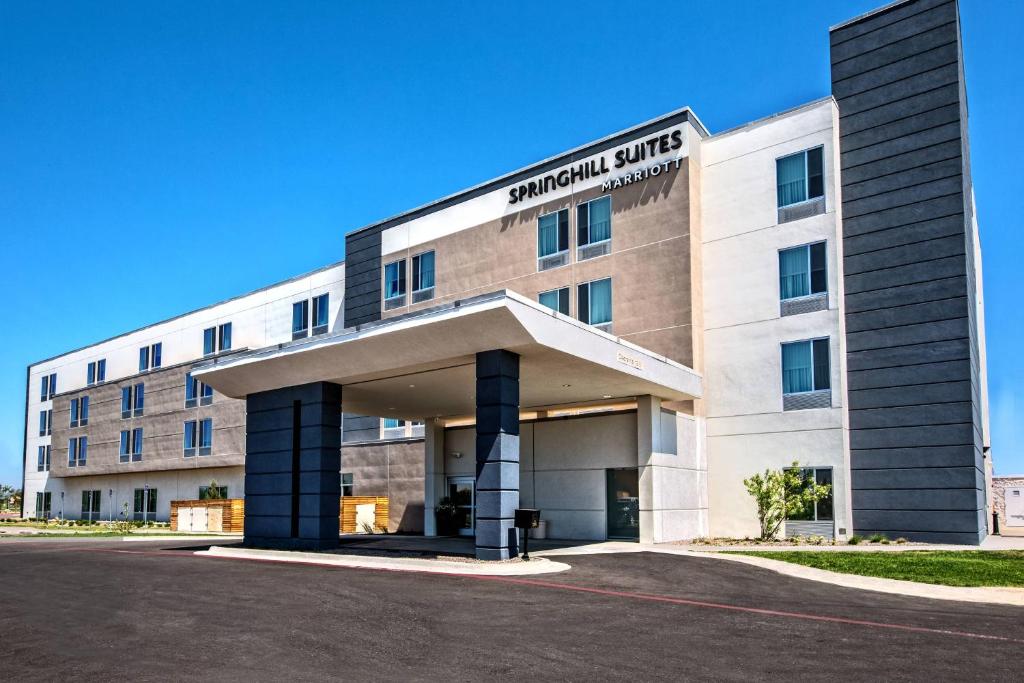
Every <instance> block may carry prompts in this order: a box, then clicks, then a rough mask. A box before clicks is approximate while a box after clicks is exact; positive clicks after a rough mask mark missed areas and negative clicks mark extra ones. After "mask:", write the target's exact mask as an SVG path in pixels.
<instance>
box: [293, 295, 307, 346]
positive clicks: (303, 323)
mask: <svg viewBox="0 0 1024 683" xmlns="http://www.w3.org/2000/svg"><path fill="white" fill-rule="evenodd" d="M308 335H309V301H306V300H305V299H304V300H302V301H296V302H295V303H293V304H292V339H302V338H303V337H305V336H308Z"/></svg>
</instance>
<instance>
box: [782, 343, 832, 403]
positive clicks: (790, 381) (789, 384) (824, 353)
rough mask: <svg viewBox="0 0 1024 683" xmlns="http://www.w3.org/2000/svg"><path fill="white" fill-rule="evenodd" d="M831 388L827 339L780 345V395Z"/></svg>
mask: <svg viewBox="0 0 1024 683" xmlns="http://www.w3.org/2000/svg"><path fill="white" fill-rule="evenodd" d="M830 387H831V370H830V362H829V345H828V339H813V340H808V341H799V342H790V343H786V344H783V345H782V393H783V394H800V393H805V392H808V391H824V390H826V389H829V388H830Z"/></svg>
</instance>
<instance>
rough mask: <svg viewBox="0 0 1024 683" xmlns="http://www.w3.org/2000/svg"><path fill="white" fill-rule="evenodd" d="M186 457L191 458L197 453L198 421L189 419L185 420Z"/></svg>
mask: <svg viewBox="0 0 1024 683" xmlns="http://www.w3.org/2000/svg"><path fill="white" fill-rule="evenodd" d="M184 448H185V457H186V458H191V457H192V456H194V455H195V454H196V421H195V420H187V421H186V422H185V442H184Z"/></svg>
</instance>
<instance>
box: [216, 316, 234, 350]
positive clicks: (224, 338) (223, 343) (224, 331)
mask: <svg viewBox="0 0 1024 683" xmlns="http://www.w3.org/2000/svg"><path fill="white" fill-rule="evenodd" d="M217 332H218V335H217V336H218V339H217V348H218V349H219V350H220V351H230V350H231V323H224V324H223V325H221V326H220V327H219V328H217Z"/></svg>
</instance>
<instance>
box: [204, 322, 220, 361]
mask: <svg viewBox="0 0 1024 683" xmlns="http://www.w3.org/2000/svg"><path fill="white" fill-rule="evenodd" d="M216 342H217V328H215V327H207V328H206V329H205V330H203V355H204V356H210V355H213V354H214V353H215V352H216V351H217V347H216Z"/></svg>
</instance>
